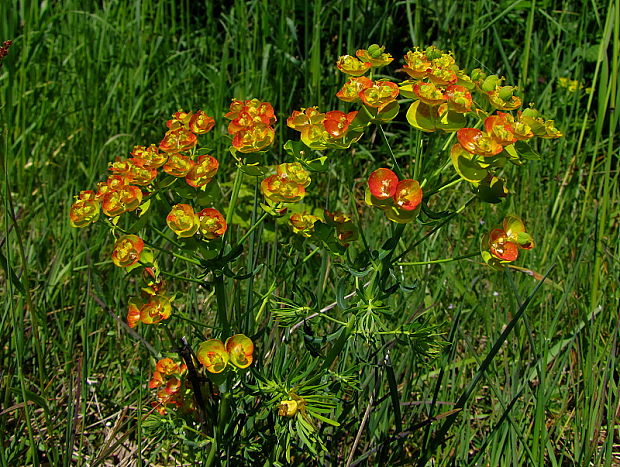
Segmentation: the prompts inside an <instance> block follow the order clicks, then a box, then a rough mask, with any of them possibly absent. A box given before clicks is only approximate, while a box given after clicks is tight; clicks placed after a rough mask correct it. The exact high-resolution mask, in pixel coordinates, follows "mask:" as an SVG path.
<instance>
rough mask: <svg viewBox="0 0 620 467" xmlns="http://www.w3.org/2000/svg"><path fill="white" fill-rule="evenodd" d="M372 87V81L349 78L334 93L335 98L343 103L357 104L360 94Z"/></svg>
mask: <svg viewBox="0 0 620 467" xmlns="http://www.w3.org/2000/svg"><path fill="white" fill-rule="evenodd" d="M372 85H373V83H372V80H371V79H370V78H367V77H365V76H360V77H358V78H351V79H349V81H347V82H346V83H345V84H344V86H342V88H341V89H340V91H338V92H337V93H336V97H337V98H338V99H340V100H341V101H344V102H357V101H359V100H360V96H359V94H360V92H362V91H363V90H364V89H367V88H369V87H371V86H372Z"/></svg>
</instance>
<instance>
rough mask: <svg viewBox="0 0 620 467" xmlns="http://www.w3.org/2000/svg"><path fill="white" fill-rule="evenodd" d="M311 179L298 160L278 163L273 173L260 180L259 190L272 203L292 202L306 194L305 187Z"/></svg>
mask: <svg viewBox="0 0 620 467" xmlns="http://www.w3.org/2000/svg"><path fill="white" fill-rule="evenodd" d="M311 181H312V180H311V179H310V173H309V172H308V171H307V170H306V169H304V168H303V167H302V165H301V164H300V163H299V162H292V163H288V164H280V165H278V166H277V168H276V173H275V175H271V176H270V177H267V178H266V179H264V180H263V181H262V182H261V184H260V190H261V193H262V194H263V196H264V197H265V198H267V200H268V201H270V202H271V203H273V204H277V203H294V202H296V201H299V200H301V199H303V197H304V196H306V187H307V186H308V185H310V182H311Z"/></svg>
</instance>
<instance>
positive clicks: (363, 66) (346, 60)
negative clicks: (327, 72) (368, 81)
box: [336, 55, 372, 76]
mask: <svg viewBox="0 0 620 467" xmlns="http://www.w3.org/2000/svg"><path fill="white" fill-rule="evenodd" d="M371 66H372V65H371V63H370V62H362V61H360V60H358V59H357V58H355V57H353V56H352V55H343V56H342V57H340V58H338V62H336V67H337V68H338V69H339V70H340V71H342V72H343V73H345V74H347V75H351V76H362V75H363V74H364V73H366V72H367V71H368V70H369V69H370V67H371Z"/></svg>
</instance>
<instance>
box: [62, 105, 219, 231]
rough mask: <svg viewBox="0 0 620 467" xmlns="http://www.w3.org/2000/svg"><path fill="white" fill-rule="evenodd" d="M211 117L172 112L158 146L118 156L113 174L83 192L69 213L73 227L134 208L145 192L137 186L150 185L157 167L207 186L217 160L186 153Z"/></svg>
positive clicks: (210, 125) (190, 182) (210, 123)
mask: <svg viewBox="0 0 620 467" xmlns="http://www.w3.org/2000/svg"><path fill="white" fill-rule="evenodd" d="M214 124H215V121H214V120H213V118H211V117H209V116H208V115H207V114H206V113H204V112H203V111H202V110H199V111H197V112H184V111H183V110H179V111H178V112H176V113H174V114H173V115H172V119H171V120H168V122H167V123H166V125H167V126H168V128H169V129H168V131H167V132H166V134H165V136H164V138H163V140H162V141H161V142H160V144H159V146H156V145H154V144H151V145H150V146H136V147H134V149H133V151H132V152H131V156H132V157H130V158H128V159H122V158H117V159H116V161H115V162H113V163H111V164H110V167H109V169H110V172H112V175H110V176H109V177H108V179H107V180H106V181H105V182H101V183H99V184H98V185H97V191H96V193H95V192H93V191H82V192H81V193H80V194H79V195H78V197H77V199H76V202H75V203H74V204H73V205H72V206H71V210H70V213H69V217H70V222H71V225H72V226H73V227H85V226H87V225H88V224H91V223H93V222H95V221H97V219H98V218H99V212H100V211H103V213H104V214H105V215H106V216H108V217H117V216H120V215H121V214H124V213H126V212H130V211H134V210H135V209H137V208H138V206H140V204H141V203H142V200H143V197H144V193H143V192H142V190H141V189H140V188H139V187H148V186H150V185H152V184H153V182H154V181H155V179H156V177H157V175H158V169H159V168H161V169H162V171H163V172H164V173H166V174H168V175H172V176H174V177H179V178H181V177H184V178H185V181H186V182H187V184H188V185H190V186H193V187H195V188H201V187H204V186H205V185H207V184H208V183H209V182H210V181H211V180H212V179H213V177H214V176H215V174H216V173H217V170H218V161H217V160H216V159H215V158H214V157H212V156H210V155H208V154H204V155H201V156H200V157H199V158H198V159H197V160H195V159H194V158H193V155H192V154H191V153H189V151H191V150H192V149H193V148H194V147H195V146H196V144H197V141H198V138H197V135H201V134H204V133H207V132H208V131H210V130H211V129H212V128H213V126H214Z"/></svg>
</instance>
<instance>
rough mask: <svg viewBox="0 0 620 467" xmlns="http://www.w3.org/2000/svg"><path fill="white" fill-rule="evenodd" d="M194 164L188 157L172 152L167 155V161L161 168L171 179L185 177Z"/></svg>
mask: <svg viewBox="0 0 620 467" xmlns="http://www.w3.org/2000/svg"><path fill="white" fill-rule="evenodd" d="M194 165H195V162H194V161H193V160H191V159H190V158H189V157H187V156H184V155H183V154H179V153H177V152H174V153H172V154H169V156H168V161H167V162H166V164H165V165H164V167H163V169H162V170H163V171H164V172H166V173H167V174H168V175H172V176H173V177H185V176H186V175H187V174H188V173H189V172H190V171H191V170H192V169H193V168H194Z"/></svg>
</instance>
